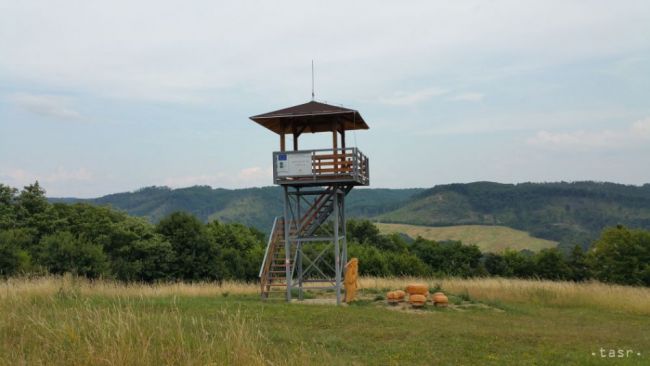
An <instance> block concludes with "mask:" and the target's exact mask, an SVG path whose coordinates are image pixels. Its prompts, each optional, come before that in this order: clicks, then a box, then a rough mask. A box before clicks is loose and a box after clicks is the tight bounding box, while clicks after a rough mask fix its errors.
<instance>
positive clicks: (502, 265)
mask: <svg viewBox="0 0 650 366" xmlns="http://www.w3.org/2000/svg"><path fill="white" fill-rule="evenodd" d="M483 264H484V266H485V270H486V271H487V272H488V273H489V274H490V275H492V276H506V275H507V274H508V265H507V263H506V261H505V260H504V259H503V256H501V255H499V254H495V253H487V254H485V255H484V256H483Z"/></svg>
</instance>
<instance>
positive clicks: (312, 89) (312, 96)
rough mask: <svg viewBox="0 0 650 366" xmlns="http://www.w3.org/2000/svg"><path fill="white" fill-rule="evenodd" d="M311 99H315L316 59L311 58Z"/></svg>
mask: <svg viewBox="0 0 650 366" xmlns="http://www.w3.org/2000/svg"><path fill="white" fill-rule="evenodd" d="M311 100H312V101H314V60H311Z"/></svg>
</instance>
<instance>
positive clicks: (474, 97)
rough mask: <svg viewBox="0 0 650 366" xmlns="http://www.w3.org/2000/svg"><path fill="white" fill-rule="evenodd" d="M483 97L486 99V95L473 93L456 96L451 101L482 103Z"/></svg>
mask: <svg viewBox="0 0 650 366" xmlns="http://www.w3.org/2000/svg"><path fill="white" fill-rule="evenodd" d="M483 97H485V95H484V94H482V93H473V92H472V93H461V94H457V95H454V96H453V97H451V98H449V100H451V101H455V102H480V101H482V100H483Z"/></svg>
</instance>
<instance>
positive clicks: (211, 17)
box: [0, 0, 650, 105]
mask: <svg viewBox="0 0 650 366" xmlns="http://www.w3.org/2000/svg"><path fill="white" fill-rule="evenodd" d="M5 3H7V4H5V5H3V7H2V12H1V13H0V55H2V57H1V58H0V78H2V79H5V78H6V79H12V80H19V81H24V82H27V83H30V84H37V85H47V86H52V87H66V88H67V89H66V90H76V91H83V92H87V93H89V94H92V95H100V96H111V97H118V98H129V99H137V100H142V99H145V100H165V101H173V102H178V103H210V102H212V101H214V100H215V99H217V97H216V96H215V94H217V93H218V92H219V91H223V90H224V89H226V90H228V89H229V88H232V87H233V86H235V87H240V88H243V89H247V91H250V92H252V93H258V94H260V95H267V96H268V95H271V94H270V93H269V91H276V93H277V91H281V93H286V91H287V90H298V89H299V90H300V91H301V92H302V90H303V89H302V88H304V87H306V89H304V90H308V85H309V76H308V75H309V71H308V70H309V60H311V59H314V58H315V59H316V65H317V75H316V81H317V84H316V85H317V90H318V91H320V93H319V94H320V95H321V96H325V95H326V94H327V93H328V91H332V92H331V93H334V91H335V92H336V93H337V95H341V94H342V93H351V94H356V96H359V95H364V94H365V93H367V91H368V90H369V87H377V86H381V85H377V84H382V83H384V84H385V83H386V82H387V81H399V80H415V79H416V78H417V79H419V78H421V77H423V75H424V76H431V75H436V76H439V75H449V74H456V73H458V70H460V69H461V68H462V69H463V70H467V71H463V72H462V73H463V74H468V73H470V72H471V73H472V74H474V76H477V75H480V76H489V74H492V73H493V72H494V71H495V70H494V68H490V69H486V66H488V65H489V63H488V62H489V59H490V58H491V57H494V56H498V55H506V56H508V61H507V62H505V65H503V66H504V67H506V68H512V67H515V68H517V69H519V68H521V67H524V68H525V66H526V65H530V64H535V65H540V64H542V65H562V64H567V63H569V62H571V61H579V60H584V59H591V58H593V57H600V56H603V55H604V56H611V55H621V54H631V53H634V52H635V50H641V49H647V36H646V34H647V26H646V24H648V21H649V20H650V19H649V18H650V17H649V15H650V14H648V12H647V4H646V3H645V1H630V2H626V3H625V5H620V6H618V7H617V9H616V12H613V11H611V5H610V4H609V2H607V1H601V2H589V3H585V2H580V1H568V2H562V3H556V2H536V3H534V4H529V3H527V4H525V5H524V4H522V3H521V2H520V1H515V0H497V1H494V2H489V3H485V2H476V3H472V2H470V3H466V2H446V1H425V0H421V1H413V2H410V3H409V6H403V4H400V3H397V2H393V3H391V2H382V4H380V5H379V4H376V2H374V1H371V0H362V1H358V2H354V3H353V4H351V3H349V2H337V3H335V4H332V3H330V2H327V3H324V2H323V3H317V2H304V1H298V0H294V1H286V2H282V3H280V4H276V3H271V2H255V4H254V5H251V4H250V3H247V2H230V3H228V4H227V5H224V4H222V3H220V2H214V1H209V0H197V1H193V2H192V6H191V7H183V8H182V9H181V8H179V6H178V4H177V2H174V1H159V0H142V1H136V2H134V1H127V0H115V1H111V2H110V5H109V4H97V3H94V2H83V3H79V2H78V1H66V0H62V1H58V2H57V5H56V6H51V5H50V4H49V3H48V2H38V1H36V2H34V1H14V2H5ZM341 9H345V11H341ZM43 12H47V14H48V16H47V17H44V16H42V14H43ZM585 14H589V16H585ZM270 15H271V16H270ZM332 24H336V26H335V27H332V26H331V25H332ZM80 29H82V30H83V31H81V32H80V31H79V30H80ZM235 30H236V31H235ZM594 40H598V41H597V42H595V41H594ZM260 56H263V57H260ZM486 59H488V62H486ZM468 63H474V64H475V65H480V66H481V67H479V68H473V69H472V68H470V69H465V68H463V66H466V64H468ZM500 64H501V63H500ZM471 70H474V71H471ZM326 99H327V98H326ZM415 99H416V100H418V97H415ZM397 102H398V103H400V99H397ZM403 103H406V104H408V103H409V98H405V99H404V102H403ZM400 105H401V104H400Z"/></svg>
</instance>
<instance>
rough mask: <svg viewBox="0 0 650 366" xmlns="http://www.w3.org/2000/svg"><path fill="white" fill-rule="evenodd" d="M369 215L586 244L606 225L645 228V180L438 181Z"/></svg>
mask: <svg viewBox="0 0 650 366" xmlns="http://www.w3.org/2000/svg"><path fill="white" fill-rule="evenodd" d="M375 219H376V220H379V221H382V222H392V223H404V224H414V225H427V226H449V225H502V226H507V227H511V228H514V229H518V230H523V231H527V232H529V233H530V234H531V235H532V236H535V237H539V238H544V239H548V240H553V241H558V242H560V246H561V247H565V248H566V247H572V246H573V245H575V244H581V245H583V246H585V247H586V246H587V245H588V244H589V243H590V242H591V241H592V240H594V239H595V238H596V236H597V235H598V233H599V232H600V231H601V230H602V229H603V228H605V227H607V226H614V225H618V224H622V225H626V226H629V227H637V228H646V229H647V228H650V184H646V185H643V186H641V187H639V186H626V185H621V184H614V183H597V182H576V183H565V182H561V183H521V184H499V183H491V182H477V183H469V184H450V185H441V186H436V187H433V188H431V189H428V190H425V191H423V192H421V193H418V194H416V195H415V196H413V197H412V198H411V199H410V200H409V202H407V203H405V204H404V205H403V206H401V207H400V208H398V209H397V210H394V211H391V212H387V213H384V214H380V215H378V216H377V217H376V218H375Z"/></svg>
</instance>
